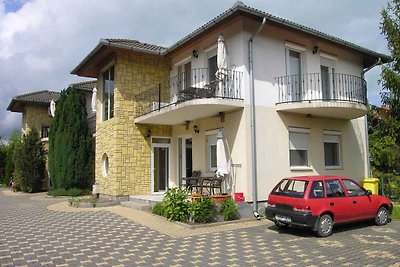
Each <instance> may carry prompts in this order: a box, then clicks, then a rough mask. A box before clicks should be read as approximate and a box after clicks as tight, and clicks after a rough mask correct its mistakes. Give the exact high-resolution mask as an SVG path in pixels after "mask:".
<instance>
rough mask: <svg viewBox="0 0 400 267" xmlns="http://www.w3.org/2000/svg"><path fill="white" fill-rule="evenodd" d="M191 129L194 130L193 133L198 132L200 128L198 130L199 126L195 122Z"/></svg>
mask: <svg viewBox="0 0 400 267" xmlns="http://www.w3.org/2000/svg"><path fill="white" fill-rule="evenodd" d="M193 131H194V132H195V133H197V134H198V133H200V130H199V127H197V124H195V125H194V126H193Z"/></svg>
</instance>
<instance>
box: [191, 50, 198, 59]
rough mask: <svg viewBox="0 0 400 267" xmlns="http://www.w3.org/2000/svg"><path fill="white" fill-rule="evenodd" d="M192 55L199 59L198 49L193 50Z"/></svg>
mask: <svg viewBox="0 0 400 267" xmlns="http://www.w3.org/2000/svg"><path fill="white" fill-rule="evenodd" d="M192 55H193V57H194V58H198V57H199V54H197V51H196V49H193V51H192Z"/></svg>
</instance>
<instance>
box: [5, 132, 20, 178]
mask: <svg viewBox="0 0 400 267" xmlns="http://www.w3.org/2000/svg"><path fill="white" fill-rule="evenodd" d="M19 139H20V137H19V133H18V131H13V133H12V134H11V136H10V139H9V140H8V145H7V156H6V169H5V174H4V180H3V183H5V184H9V183H10V181H11V179H12V177H13V174H14V151H15V147H16V146H17V145H18V144H19V141H20V140H19Z"/></svg>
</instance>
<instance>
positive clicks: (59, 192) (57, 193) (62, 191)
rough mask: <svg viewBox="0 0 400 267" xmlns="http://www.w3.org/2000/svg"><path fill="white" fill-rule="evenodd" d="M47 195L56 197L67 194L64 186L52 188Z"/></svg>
mask: <svg viewBox="0 0 400 267" xmlns="http://www.w3.org/2000/svg"><path fill="white" fill-rule="evenodd" d="M47 195H49V196H52V197H58V196H68V194H67V190H65V188H58V189H53V190H50V191H49V192H47Z"/></svg>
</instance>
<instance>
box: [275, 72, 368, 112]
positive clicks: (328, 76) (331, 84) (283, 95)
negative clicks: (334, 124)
mask: <svg viewBox="0 0 400 267" xmlns="http://www.w3.org/2000/svg"><path fill="white" fill-rule="evenodd" d="M275 82H276V83H277V85H278V88H279V99H278V103H277V104H283V103H292V102H314V101H338V102H352V103H359V104H364V105H366V104H367V83H366V81H365V80H364V79H362V78H360V77H357V76H354V75H349V74H340V73H307V74H301V75H289V76H283V77H277V78H275Z"/></svg>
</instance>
